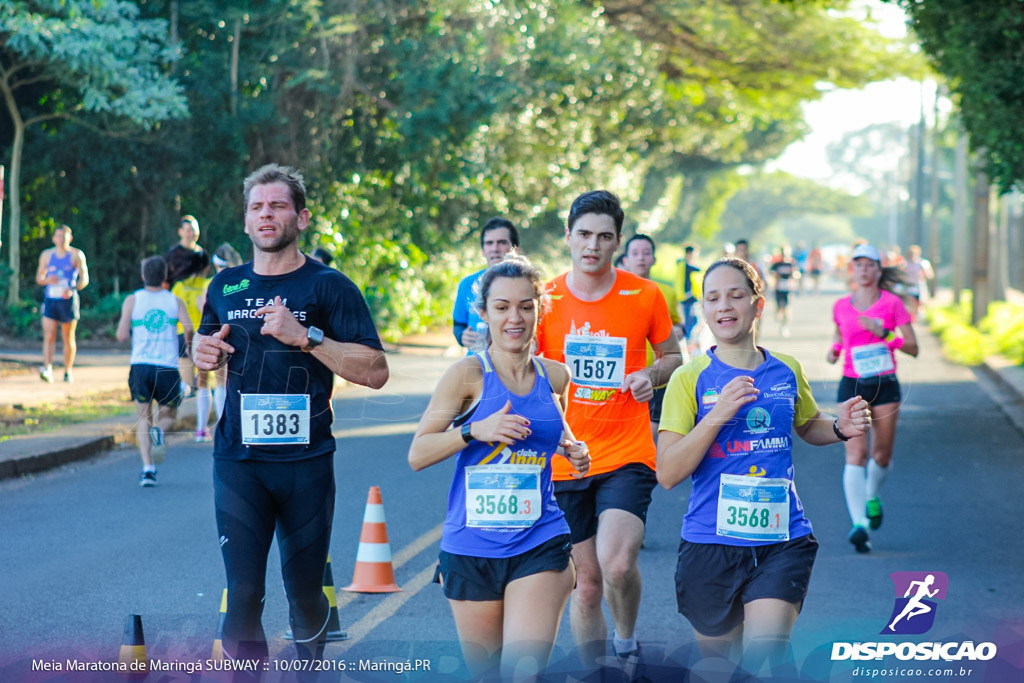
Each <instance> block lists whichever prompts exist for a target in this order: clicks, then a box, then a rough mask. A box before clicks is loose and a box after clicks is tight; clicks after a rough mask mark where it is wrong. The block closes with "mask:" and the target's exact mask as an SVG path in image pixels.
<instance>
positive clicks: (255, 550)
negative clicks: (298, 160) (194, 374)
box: [193, 164, 388, 659]
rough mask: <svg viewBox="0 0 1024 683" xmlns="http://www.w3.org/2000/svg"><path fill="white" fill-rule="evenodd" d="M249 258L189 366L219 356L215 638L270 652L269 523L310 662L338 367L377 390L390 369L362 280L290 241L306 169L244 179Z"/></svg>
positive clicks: (208, 363)
mask: <svg viewBox="0 0 1024 683" xmlns="http://www.w3.org/2000/svg"><path fill="white" fill-rule="evenodd" d="M244 190H245V232H246V234H247V235H249V239H250V240H252V244H253V260H252V261H251V262H250V263H247V264H244V265H241V266H238V267H236V268H226V269H224V270H222V271H221V272H220V273H218V274H217V275H216V277H214V279H213V281H212V282H211V283H210V287H209V291H208V295H207V299H206V305H205V307H204V308H203V317H202V322H201V323H200V327H199V333H198V334H197V335H196V337H195V341H194V343H193V347H194V351H193V355H194V359H195V363H196V365H197V366H198V367H199V368H200V369H202V370H213V369H215V368H217V367H219V366H221V365H223V364H224V363H225V362H226V363H227V367H228V391H227V401H226V403H225V406H224V414H223V418H222V419H221V420H220V422H218V423H217V436H216V440H215V443H214V452H213V456H214V465H213V480H214V506H215V508H216V515H217V531H218V534H219V535H220V547H221V554H222V555H223V559H224V569H225V573H226V574H227V584H228V585H227V590H228V599H227V612H226V614H225V615H224V628H223V636H222V642H223V646H224V651H225V652H226V654H228V655H229V656H231V657H232V658H243V659H250V658H266V657H267V655H268V651H267V642H266V636H265V634H264V632H263V626H262V623H261V619H260V617H261V615H262V612H263V599H264V585H265V582H266V567H267V555H268V553H269V551H270V544H271V541H272V540H273V537H274V533H275V530H276V532H277V538H278V545H279V547H280V551H281V574H282V578H283V579H284V586H285V592H286V593H287V595H288V603H289V608H290V609H289V612H290V621H291V626H292V632H293V633H294V637H295V647H296V650H297V651H298V655H299V657H300V658H302V659H319V658H320V655H321V653H322V651H323V643H324V638H325V635H326V631H327V619H328V616H329V605H328V602H327V598H326V597H325V596H324V594H323V586H322V579H323V575H324V567H325V565H326V562H327V551H328V546H329V543H330V537H331V521H332V518H333V514H334V448H335V443H334V437H333V436H332V435H331V423H332V422H333V421H334V415H333V412H332V409H331V391H332V388H333V384H334V375H338V376H340V377H343V378H345V379H346V380H348V381H350V382H354V383H356V384H362V385H364V386H368V387H371V388H373V389H379V388H380V387H382V386H383V385H384V383H385V382H387V379H388V366H387V360H386V359H385V357H384V352H383V350H382V347H381V343H380V339H379V338H378V336H377V331H376V329H375V327H374V324H373V320H372V319H371V318H370V312H369V309H368V308H367V306H366V302H365V301H364V299H363V297H362V295H361V294H360V292H359V289H358V288H357V287H356V286H355V284H353V283H352V281H351V280H349V279H348V278H347V277H346V276H345V275H343V274H342V273H340V272H338V271H336V270H333V269H331V268H328V267H327V266H324V265H323V264H321V263H318V262H317V261H314V260H313V259H311V258H309V257H307V256H305V255H304V254H303V253H302V252H301V251H299V247H298V243H297V239H298V236H299V233H300V232H302V231H303V230H305V229H306V227H307V226H308V225H309V218H310V213H309V210H308V209H307V208H306V194H305V187H304V185H303V181H302V175H301V174H300V173H299V172H298V171H296V170H294V169H291V168H287V167H282V166H277V165H276V164H270V165H267V166H264V167H263V168H261V169H259V170H258V171H256V172H255V173H253V174H252V175H250V176H249V177H248V178H246V180H245V185H244Z"/></svg>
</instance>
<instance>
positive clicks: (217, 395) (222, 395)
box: [213, 387, 228, 420]
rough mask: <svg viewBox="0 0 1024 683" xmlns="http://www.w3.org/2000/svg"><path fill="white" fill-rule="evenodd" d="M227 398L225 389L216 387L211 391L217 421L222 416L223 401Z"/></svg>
mask: <svg viewBox="0 0 1024 683" xmlns="http://www.w3.org/2000/svg"><path fill="white" fill-rule="evenodd" d="M227 398H228V390H227V387H217V388H216V389H214V390H213V407H214V408H216V409H217V419H218V420H220V418H221V415H223V414H224V401H226V400H227Z"/></svg>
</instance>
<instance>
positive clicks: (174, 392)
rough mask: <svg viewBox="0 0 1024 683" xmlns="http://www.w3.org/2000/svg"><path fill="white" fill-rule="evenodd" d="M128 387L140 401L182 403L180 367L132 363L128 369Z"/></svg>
mask: <svg viewBox="0 0 1024 683" xmlns="http://www.w3.org/2000/svg"><path fill="white" fill-rule="evenodd" d="M128 389H129V390H130V391H131V392H132V400H133V401H136V402H138V403H149V402H150V401H156V402H157V403H159V404H160V405H162V406H171V407H172V408H177V407H178V406H180V405H181V399H182V394H181V375H180V374H179V373H178V368H165V367H162V366H159V365H143V364H137V365H132V366H131V368H130V369H129V370H128Z"/></svg>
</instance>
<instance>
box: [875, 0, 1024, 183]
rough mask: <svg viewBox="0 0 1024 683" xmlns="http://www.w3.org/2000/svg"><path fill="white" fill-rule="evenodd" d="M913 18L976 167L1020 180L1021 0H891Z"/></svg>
mask: <svg viewBox="0 0 1024 683" xmlns="http://www.w3.org/2000/svg"><path fill="white" fill-rule="evenodd" d="M892 1H894V2H897V3H898V4H899V5H900V6H901V7H903V8H904V10H905V11H906V12H907V13H908V15H909V16H910V17H911V19H912V23H913V27H914V31H915V32H916V33H917V36H918V38H920V40H921V45H922V46H923V48H924V51H925V53H927V55H928V57H929V58H930V60H931V62H932V63H933V65H934V66H935V68H936V69H937V70H938V71H939V72H940V73H942V74H944V75H945V76H946V78H947V79H948V82H949V87H950V89H951V91H952V92H953V94H954V96H955V99H956V100H957V103H958V105H959V108H960V112H961V115H962V117H963V124H964V128H965V129H966V131H967V132H968V133H969V134H970V140H971V146H972V148H973V149H974V150H975V151H979V152H980V153H981V157H982V167H983V169H984V170H985V172H986V174H987V175H988V176H989V178H990V179H991V181H992V183H993V184H994V185H997V186H998V187H999V189H1000V190H1001V191H1002V192H1007V191H1009V189H1010V188H1011V187H1012V186H1013V185H1014V184H1019V183H1021V181H1024V130H1022V129H1021V126H1020V112H1021V111H1022V110H1024V85H1022V84H1021V77H1020V70H1021V64H1022V59H1021V54H1022V51H1024V4H1022V3H1021V2H1018V1H1017V0H986V1H985V2H977V1H976V0H892Z"/></svg>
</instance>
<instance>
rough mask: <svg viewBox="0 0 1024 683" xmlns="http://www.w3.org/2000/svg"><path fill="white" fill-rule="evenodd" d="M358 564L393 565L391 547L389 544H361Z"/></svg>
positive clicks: (357, 559)
mask: <svg viewBox="0 0 1024 683" xmlns="http://www.w3.org/2000/svg"><path fill="white" fill-rule="evenodd" d="M356 562H387V563H389V564H390V563H391V546H390V545H388V544H387V543H360V544H359V553H358V555H356Z"/></svg>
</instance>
